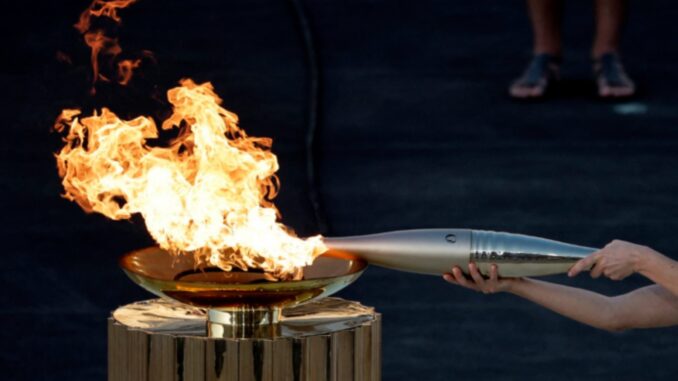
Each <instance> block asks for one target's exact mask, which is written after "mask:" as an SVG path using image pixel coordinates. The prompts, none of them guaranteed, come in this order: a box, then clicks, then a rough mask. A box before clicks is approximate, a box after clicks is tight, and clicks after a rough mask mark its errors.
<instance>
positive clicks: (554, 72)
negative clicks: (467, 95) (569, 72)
mask: <svg viewBox="0 0 678 381" xmlns="http://www.w3.org/2000/svg"><path fill="white" fill-rule="evenodd" d="M527 10H528V14H529V16H530V22H531V24H532V33H533V36H534V45H533V52H534V58H533V59H532V61H531V62H530V64H529V65H528V67H527V69H526V70H525V72H524V73H523V75H522V76H521V77H519V78H518V79H516V80H515V81H513V83H512V84H511V86H510V87H509V93H510V94H511V96H513V97H515V98H538V97H541V96H543V95H544V93H545V92H546V89H547V88H548V86H549V85H550V83H551V82H553V81H554V80H556V79H557V77H558V75H559V62H560V56H561V54H562V45H561V42H560V26H561V19H562V13H563V0H527Z"/></svg>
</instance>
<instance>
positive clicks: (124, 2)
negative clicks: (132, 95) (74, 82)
mask: <svg viewBox="0 0 678 381" xmlns="http://www.w3.org/2000/svg"><path fill="white" fill-rule="evenodd" d="M134 2H136V0H94V1H92V3H91V4H90V5H89V7H88V8H87V9H85V10H84V11H83V12H82V13H81V14H80V18H79V19H78V22H77V23H76V24H75V25H74V27H75V29H77V30H78V31H79V32H80V33H81V34H82V35H83V36H84V39H85V44H87V46H89V48H90V50H91V53H90V61H91V63H92V86H94V84H95V83H96V82H97V81H99V80H101V81H105V82H109V81H110V79H109V78H107V77H106V76H104V75H103V74H101V70H100V68H99V67H100V65H99V57H100V56H101V55H108V56H111V57H112V58H113V59H114V58H116V57H117V56H118V55H119V54H120V53H121V52H122V48H121V47H120V44H119V42H118V39H117V38H112V37H109V36H107V35H106V33H105V31H104V30H103V29H93V28H92V18H93V17H96V18H100V17H106V18H109V19H111V20H113V22H115V23H116V24H120V23H121V22H122V19H121V18H120V15H118V11H119V10H120V9H123V8H126V7H128V6H129V5H131V4H133V3H134ZM140 63H141V60H122V61H120V62H118V82H119V83H120V84H122V85H126V84H127V83H128V82H129V81H130V79H131V78H132V71H133V70H134V69H135V68H137V67H139V65H140ZM94 92H95V89H94V87H92V93H94Z"/></svg>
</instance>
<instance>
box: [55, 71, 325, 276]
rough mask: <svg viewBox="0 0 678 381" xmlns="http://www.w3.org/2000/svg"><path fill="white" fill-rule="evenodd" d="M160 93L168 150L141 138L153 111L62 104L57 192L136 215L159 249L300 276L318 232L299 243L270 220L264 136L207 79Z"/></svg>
mask: <svg viewBox="0 0 678 381" xmlns="http://www.w3.org/2000/svg"><path fill="white" fill-rule="evenodd" d="M167 95H168V99H169V102H170V103H171V104H172V106H173V114H172V115H171V116H170V117H169V118H168V119H166V120H165V121H163V123H162V125H161V128H162V129H163V130H169V129H174V128H179V129H180V133H179V136H178V137H177V138H176V139H174V140H173V141H172V142H171V143H170V144H169V145H168V146H166V147H152V146H150V145H149V144H148V141H149V140H152V139H156V138H157V137H158V133H159V131H158V128H157V127H156V124H155V122H154V121H153V119H151V118H147V117H144V116H141V117H138V118H135V119H133V120H129V121H125V120H121V119H120V118H118V117H117V116H116V115H115V114H114V113H113V112H112V111H110V110H108V109H106V108H104V109H102V110H101V112H100V113H99V114H95V115H92V116H89V117H84V118H80V116H79V114H80V111H78V110H64V111H63V112H62V113H61V115H60V117H59V119H58V120H57V124H56V128H57V130H61V131H63V130H64V129H67V130H68V133H67V135H66V137H65V139H64V141H65V143H66V145H65V146H64V147H63V149H62V150H61V152H59V153H58V154H57V155H56V159H57V166H58V169H59V175H60V176H61V177H63V186H64V189H65V195H64V196H65V197H66V198H67V199H69V200H72V201H75V202H77V203H78V204H79V205H80V206H81V207H82V208H83V209H84V210H85V211H87V212H97V213H101V214H103V215H105V216H107V217H109V218H111V219H114V220H121V219H128V218H130V217H131V216H132V215H133V214H135V213H140V214H141V215H142V216H143V218H144V221H145V222H146V227H147V229H148V231H149V232H150V234H151V236H153V238H154V239H155V240H156V241H157V242H158V244H159V245H160V246H161V247H162V248H164V249H166V250H170V251H172V252H176V253H193V254H194V255H196V256H197V257H198V258H200V259H201V260H202V261H206V262H208V263H210V264H212V265H216V266H219V267H220V268H222V269H224V270H226V271H228V270H231V269H232V267H233V266H235V267H238V268H241V269H248V268H260V269H262V270H264V271H266V272H268V273H271V274H272V275H273V276H274V277H276V278H299V277H300V276H301V267H303V266H305V265H308V264H310V263H312V261H313V259H314V258H315V257H316V256H318V255H320V254H321V253H322V252H324V251H325V250H326V249H325V247H324V245H323V243H322V241H321V239H320V237H319V236H316V237H311V238H309V239H306V240H302V239H300V238H297V237H295V236H294V235H293V234H291V232H290V231H289V230H288V229H287V228H286V227H285V226H284V225H282V224H281V223H279V222H278V221H277V219H278V212H277V210H276V208H275V206H274V205H273V203H272V202H271V199H272V198H273V197H274V196H275V195H276V193H277V191H278V179H277V177H276V176H275V172H276V171H277V169H278V161H277V158H276V156H275V155H274V154H273V153H271V151H270V146H271V139H268V138H256V137H250V136H247V134H246V133H245V131H243V130H241V129H240V128H239V127H238V125H237V123H238V117H237V115H235V114H233V113H231V112H229V111H227V110H226V109H224V108H223V107H221V106H220V103H221V99H219V97H218V96H217V95H216V94H215V92H214V89H213V87H212V85H211V84H210V83H203V84H196V83H194V82H193V81H191V80H189V79H186V80H183V81H181V86H179V87H176V88H173V89H171V90H169V91H168V93H167Z"/></svg>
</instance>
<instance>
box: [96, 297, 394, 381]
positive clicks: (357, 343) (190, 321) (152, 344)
mask: <svg viewBox="0 0 678 381" xmlns="http://www.w3.org/2000/svg"><path fill="white" fill-rule="evenodd" d="M207 314H208V313H207V312H206V311H205V310H204V309H201V308H197V307H192V306H189V305H186V304H184V303H177V302H176V301H172V300H168V299H167V298H161V299H152V300H146V301H141V302H136V303H132V304H128V305H126V306H122V307H120V308H118V309H116V310H115V311H114V312H113V314H112V316H111V318H110V319H109V320H108V343H109V345H108V380H109V381H136V380H139V381H148V380H215V381H216V380H234V381H245V380H247V381H252V380H261V381H266V380H269V381H270V380H312V381H321V380H327V381H330V380H355V381H378V380H380V379H381V366H380V364H381V315H380V314H378V313H377V312H376V311H375V310H374V308H372V307H368V306H364V305H362V304H361V303H359V302H355V301H349V300H344V299H339V298H334V297H328V298H322V299H318V300H314V301H311V302H308V303H305V304H303V305H299V306H296V307H290V308H286V309H284V310H283V311H282V315H281V316H280V321H279V322H278V324H276V325H275V326H276V327H277V329H278V330H279V336H277V337H265V338H256V337H255V338H251V337H250V338H247V339H241V338H228V337H225V338H211V337H209V336H208V335H207V330H206V328H207V323H206V322H207ZM265 326H269V327H270V326H271V325H265Z"/></svg>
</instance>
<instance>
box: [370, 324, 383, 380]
mask: <svg viewBox="0 0 678 381" xmlns="http://www.w3.org/2000/svg"><path fill="white" fill-rule="evenodd" d="M371 326H372V345H371V347H372V361H371V363H372V365H371V368H372V369H371V370H372V377H371V380H372V381H379V380H381V314H379V313H377V314H375V316H374V320H373V321H372V325H371Z"/></svg>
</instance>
